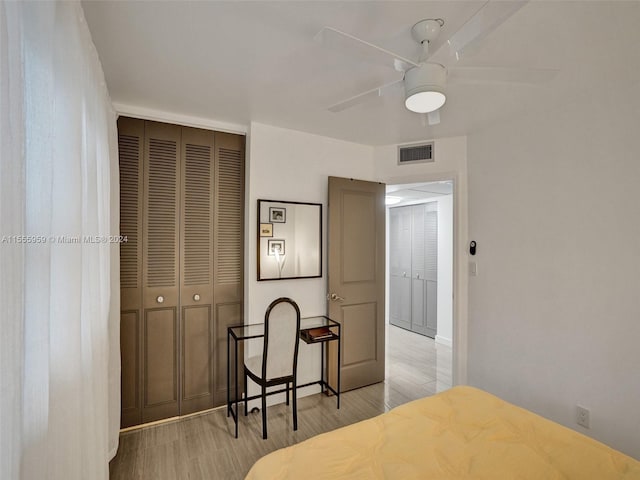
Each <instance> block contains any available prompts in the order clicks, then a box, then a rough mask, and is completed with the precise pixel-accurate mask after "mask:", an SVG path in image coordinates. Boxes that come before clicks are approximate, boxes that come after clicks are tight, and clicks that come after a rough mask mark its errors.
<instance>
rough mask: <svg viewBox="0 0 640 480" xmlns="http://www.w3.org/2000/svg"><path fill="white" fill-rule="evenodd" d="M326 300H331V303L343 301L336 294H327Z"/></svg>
mask: <svg viewBox="0 0 640 480" xmlns="http://www.w3.org/2000/svg"><path fill="white" fill-rule="evenodd" d="M327 300H331V301H333V302H336V301H340V302H342V301H344V298H342V297H341V296H340V295H338V294H337V293H329V294H327Z"/></svg>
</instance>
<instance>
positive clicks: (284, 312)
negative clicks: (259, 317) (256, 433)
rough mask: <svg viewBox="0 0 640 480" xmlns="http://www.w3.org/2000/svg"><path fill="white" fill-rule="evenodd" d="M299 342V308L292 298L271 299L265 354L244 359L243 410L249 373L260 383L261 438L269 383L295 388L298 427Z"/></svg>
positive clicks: (265, 337) (266, 323)
mask: <svg viewBox="0 0 640 480" xmlns="http://www.w3.org/2000/svg"><path fill="white" fill-rule="evenodd" d="M299 343H300V309H299V308H298V305H297V304H296V302H294V301H293V300H291V299H290V298H285V297H282V298H278V299H277V300H274V301H273V302H271V304H270V305H269V307H268V308H267V311H266V313H265V315H264V345H263V348H262V355H256V356H254V357H250V358H248V359H247V360H246V361H245V362H244V391H245V400H244V414H245V416H246V415H247V393H246V392H247V391H248V390H247V377H250V378H251V380H253V381H254V382H255V383H257V384H258V385H259V386H260V389H261V392H260V396H261V399H262V438H267V387H272V386H274V385H286V403H287V405H289V388H290V385H291V386H292V388H293V429H294V430H297V429H298V402H297V398H296V397H297V396H296V386H297V369H298V345H299Z"/></svg>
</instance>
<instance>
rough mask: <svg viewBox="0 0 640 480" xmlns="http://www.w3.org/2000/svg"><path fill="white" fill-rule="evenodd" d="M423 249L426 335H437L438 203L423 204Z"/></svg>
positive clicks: (433, 336)
mask: <svg viewBox="0 0 640 480" xmlns="http://www.w3.org/2000/svg"><path fill="white" fill-rule="evenodd" d="M424 232H425V234H424V237H425V238H424V248H425V267H424V268H425V279H426V285H425V287H426V299H427V305H426V319H427V320H426V335H427V336H429V337H432V338H435V336H436V334H437V333H438V203H437V202H429V203H427V204H425V214H424Z"/></svg>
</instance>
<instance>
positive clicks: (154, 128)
mask: <svg viewBox="0 0 640 480" xmlns="http://www.w3.org/2000/svg"><path fill="white" fill-rule="evenodd" d="M180 138H181V131H180V127H178V126H175V125H169V124H164V123H157V122H145V148H144V172H145V174H144V207H143V208H144V212H145V214H144V219H143V269H142V270H143V295H142V296H143V307H144V315H143V317H144V324H145V326H144V328H145V330H144V337H145V338H144V342H145V348H144V358H143V362H144V369H143V376H144V378H143V382H142V385H143V390H144V392H143V398H144V406H143V414H142V420H143V422H149V421H154V420H158V419H161V418H166V417H169V416H174V415H178V413H179V401H178V391H179V377H178V349H179V345H178V339H179V330H178V312H179V310H178V308H179V290H180V289H179V281H178V275H179V263H178V262H179V255H178V245H179V206H178V205H179V199H180V197H179V191H180V188H179V185H180V168H179V154H180ZM172 342H173V343H172ZM170 345H173V347H172V348H169V347H170ZM170 392H173V398H169V393H170Z"/></svg>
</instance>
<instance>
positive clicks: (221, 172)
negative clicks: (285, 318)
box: [213, 132, 245, 406]
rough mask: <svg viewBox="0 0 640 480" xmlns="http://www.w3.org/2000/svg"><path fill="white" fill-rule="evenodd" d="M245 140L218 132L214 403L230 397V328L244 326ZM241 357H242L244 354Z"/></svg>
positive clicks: (220, 403)
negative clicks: (228, 374) (228, 338)
mask: <svg viewBox="0 0 640 480" xmlns="http://www.w3.org/2000/svg"><path fill="white" fill-rule="evenodd" d="M244 152H245V137H244V136H241V135H232V134H228V133H221V132H215V175H214V178H215V188H214V191H215V217H214V218H215V223H214V275H213V279H214V293H213V295H214V304H215V305H214V309H213V312H214V319H213V320H214V340H213V345H214V347H213V351H214V369H215V378H214V404H215V405H216V406H218V405H223V404H224V403H225V402H226V398H227V390H226V389H227V327H228V326H229V325H234V324H239V323H243V295H244V292H243V288H244V283H243V272H244V255H243V252H244V243H243V239H244ZM239 353H240V355H239V356H240V358H242V352H239Z"/></svg>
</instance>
